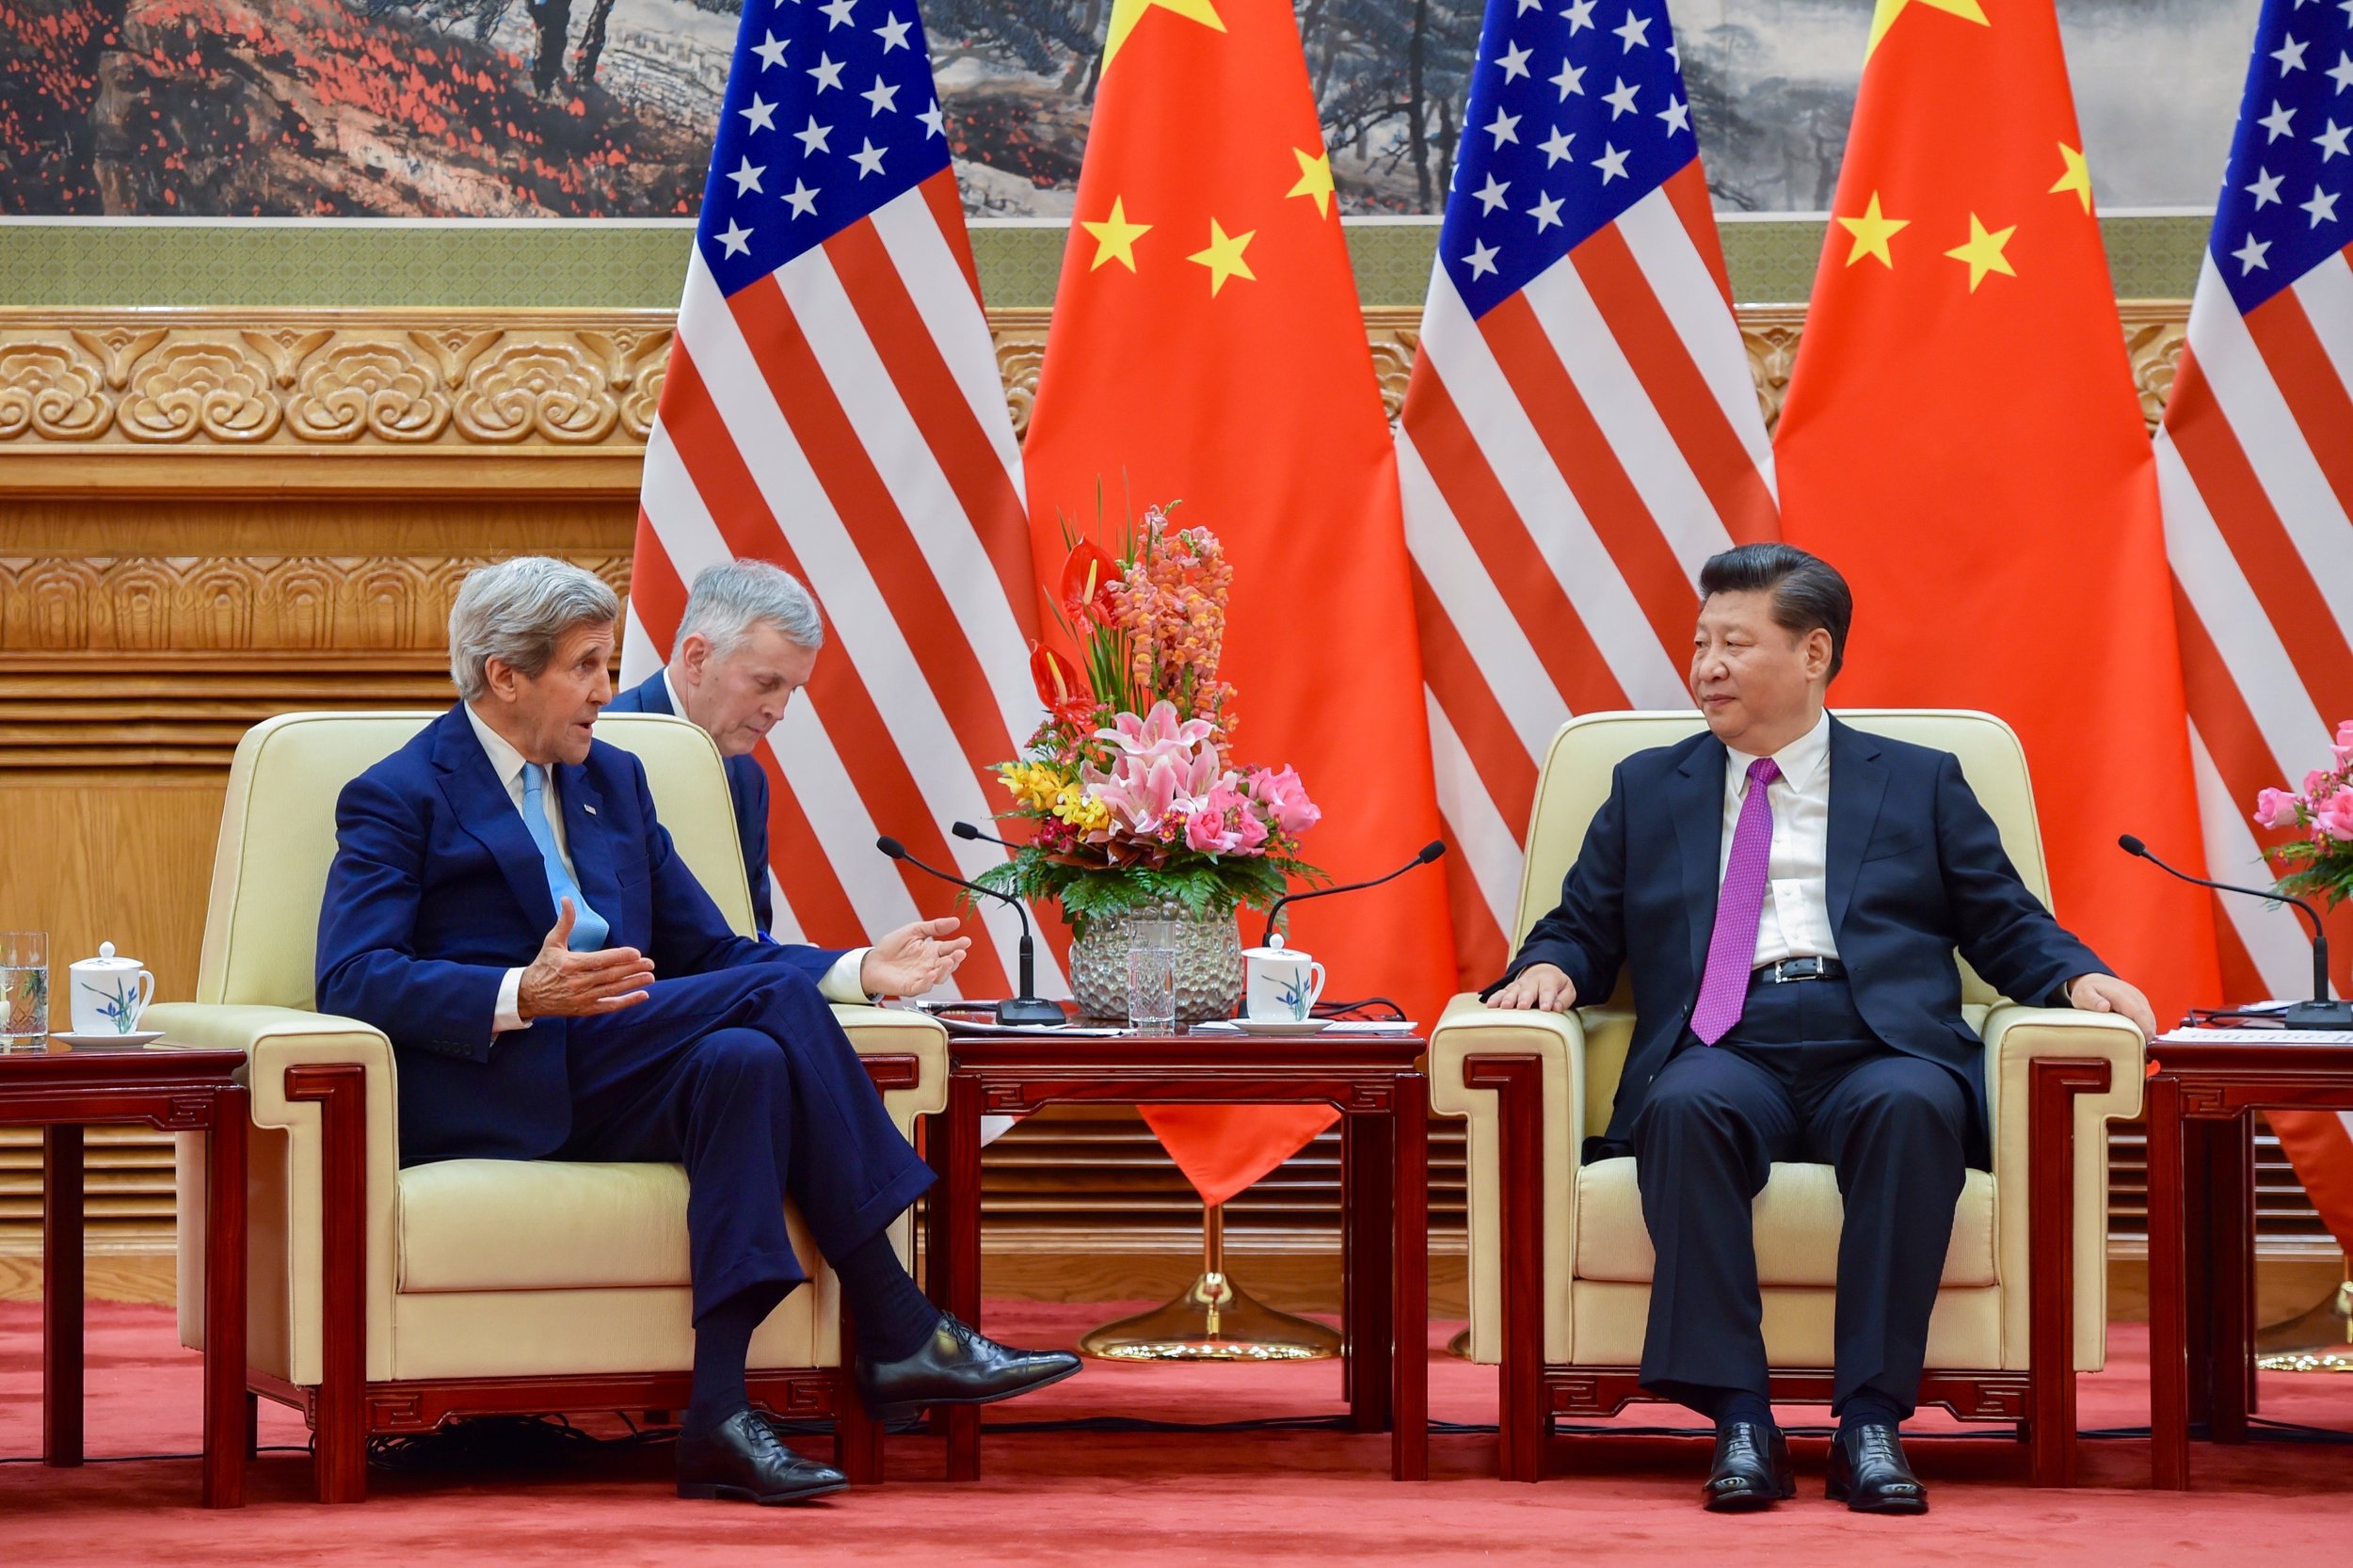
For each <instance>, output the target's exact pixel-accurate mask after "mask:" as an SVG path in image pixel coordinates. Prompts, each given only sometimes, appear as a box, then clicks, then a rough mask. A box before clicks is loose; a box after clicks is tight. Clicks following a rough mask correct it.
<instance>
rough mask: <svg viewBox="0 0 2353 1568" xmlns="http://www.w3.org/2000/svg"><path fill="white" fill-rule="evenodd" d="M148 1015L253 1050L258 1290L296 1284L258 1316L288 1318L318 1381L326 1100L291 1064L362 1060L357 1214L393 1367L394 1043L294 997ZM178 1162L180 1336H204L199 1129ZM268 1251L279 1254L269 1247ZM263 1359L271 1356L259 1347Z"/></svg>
mask: <svg viewBox="0 0 2353 1568" xmlns="http://www.w3.org/2000/svg"><path fill="white" fill-rule="evenodd" d="M146 1018H147V1021H148V1022H149V1023H151V1024H152V1026H153V1027H155V1028H159V1029H161V1030H163V1031H164V1032H166V1033H167V1034H168V1035H169V1036H170V1037H171V1038H172V1039H174V1040H179V1041H183V1042H185V1043H186V1044H189V1045H200V1046H209V1047H213V1048H228V1049H232V1050H242V1051H244V1052H245V1054H246V1060H247V1066H246V1088H247V1091H248V1095H249V1096H250V1102H251V1107H252V1117H253V1127H254V1128H255V1129H256V1130H255V1132H254V1133H253V1134H252V1139H253V1149H252V1158H251V1160H250V1161H249V1165H250V1168H251V1172H252V1176H251V1181H250V1185H249V1188H248V1192H249V1193H250V1194H251V1199H252V1207H253V1212H252V1213H250V1214H249V1215H248V1225H249V1226H250V1227H251V1230H252V1235H253V1243H252V1246H253V1253H252V1256H253V1260H254V1261H253V1275H252V1278H253V1283H254V1288H255V1290H256V1293H257V1294H258V1293H259V1292H260V1291H262V1290H263V1289H264V1288H268V1289H277V1288H282V1289H283V1290H284V1291H285V1294H286V1299H284V1300H283V1301H282V1302H279V1303H276V1304H272V1305H271V1306H270V1307H269V1308H268V1309H267V1310H266V1311H265V1310H264V1307H263V1306H262V1305H261V1304H258V1303H257V1304H256V1307H255V1319H256V1320H257V1321H262V1322H270V1323H279V1324H283V1325H284V1327H283V1328H281V1329H280V1330H279V1331H278V1334H279V1337H280V1342H281V1343H282V1344H283V1347H284V1354H285V1367H286V1375H287V1377H288V1379H289V1381H291V1382H294V1383H296V1384H315V1383H317V1382H318V1380H319V1375H320V1372H319V1368H320V1365H321V1364H320V1359H319V1350H320V1343H319V1338H318V1325H319V1321H320V1297H319V1289H320V1280H321V1275H322V1270H323V1268H324V1240H325V1239H324V1234H323V1223H324V1216H325V1199H324V1186H323V1181H324V1176H323V1173H324V1170H325V1165H324V1153H325V1138H324V1132H323V1115H324V1112H325V1109H326V1108H325V1107H324V1106H323V1105H322V1104H320V1103H319V1102H318V1101H317V1100H309V1099H296V1098H290V1097H289V1096H288V1095H287V1074H288V1072H289V1071H290V1070H292V1069H295V1068H298V1067H313V1066H327V1067H339V1066H353V1067H358V1068H359V1069H360V1073H361V1079H362V1089H361V1094H362V1114H363V1119H364V1126H365V1128H366V1138H367V1148H366V1164H365V1190H366V1197H365V1200H364V1209H365V1211H364V1213H363V1214H362V1215H360V1216H358V1217H357V1218H358V1219H360V1221H361V1223H362V1224H363V1225H364V1229H363V1231H362V1235H361V1242H360V1244H361V1247H362V1249H363V1256H364V1258H365V1261H366V1269H367V1284H366V1299H367V1301H368V1303H369V1312H368V1340H369V1343H368V1346H367V1358H368V1367H369V1371H368V1375H369V1376H370V1377H390V1376H391V1375H392V1313H391V1310H390V1308H391V1302H392V1280H393V1277H394V1273H393V1266H392V1264H393V1259H392V1208H393V1204H394V1201H395V1199H396V1197H397V1193H398V1181H399V1176H400V1136H399V1124H398V1121H397V1118H396V1116H395V1114H394V1107H395V1104H396V1096H395V1089H394V1079H393V1072H394V1068H393V1063H392V1043H391V1042H390V1041H389V1040H387V1039H386V1038H385V1037H384V1035H383V1033H382V1032H380V1031H378V1030H376V1029H375V1028H373V1027H372V1026H370V1025H367V1024H363V1023H360V1022H359V1021H358V1020H356V1019H352V1018H340V1017H335V1016H330V1015H327V1014H320V1013H311V1012H305V1011H303V1010H302V1009H300V1008H294V1007H266V1006H216V1005H206V1004H203V1003H198V1002H158V1003H156V1004H155V1005H154V1006H152V1007H150V1008H149V1009H148V1010H147V1014H146ZM177 1164H178V1176H179V1181H178V1185H179V1189H180V1204H179V1211H180V1225H179V1233H180V1234H179V1243H180V1281H179V1294H180V1317H181V1337H182V1339H183V1340H184V1342H188V1343H190V1344H195V1343H198V1342H200V1338H201V1323H202V1319H203V1300H204V1296H203V1289H204V1284H203V1282H204V1231H203V1218H202V1216H203V1212H204V1208H203V1205H202V1203H201V1202H200V1201H197V1194H200V1193H201V1192H202V1191H203V1157H202V1144H201V1143H200V1140H199V1139H197V1138H194V1137H190V1138H184V1139H183V1141H182V1142H181V1144H180V1149H179V1157H178V1160H177ZM265 1251H274V1252H275V1253H276V1255H277V1256H270V1257H264V1256H263V1255H264V1252H265ZM257 1350H258V1347H257ZM269 1359H270V1360H275V1359H276V1357H271V1358H269ZM256 1361H257V1365H259V1364H264V1361H263V1358H262V1357H261V1356H260V1355H259V1354H258V1353H257V1357H256Z"/></svg>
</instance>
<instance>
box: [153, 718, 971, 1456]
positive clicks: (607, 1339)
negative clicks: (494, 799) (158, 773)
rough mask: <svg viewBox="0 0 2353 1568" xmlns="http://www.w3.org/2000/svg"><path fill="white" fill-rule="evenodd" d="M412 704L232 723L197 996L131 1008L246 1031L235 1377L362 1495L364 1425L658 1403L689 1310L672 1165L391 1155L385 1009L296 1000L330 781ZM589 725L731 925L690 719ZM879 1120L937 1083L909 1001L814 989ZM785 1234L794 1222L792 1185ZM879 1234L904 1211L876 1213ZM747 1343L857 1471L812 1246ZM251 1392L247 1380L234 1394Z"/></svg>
mask: <svg viewBox="0 0 2353 1568" xmlns="http://www.w3.org/2000/svg"><path fill="white" fill-rule="evenodd" d="M433 716H434V715H432V714H430V713H292V714H287V715H285V716H283V717H280V718H274V719H271V720H269V721H267V722H266V723H264V724H260V725H257V726H255V727H254V728H252V729H251V730H250V731H248V733H247V735H246V737H245V739H244V740H243V741H242V742H241V743H240V744H238V747H237V754H236V759H235V760H234V762H233V763H232V765H231V769H230V776H229V796H228V801H227V804H226V806H225V807H224V808H223V810H222V814H221V827H220V843H219V848H218V850H217V852H216V856H215V860H214V866H213V888H212V902H211V906H210V908H209V909H208V911H207V913H206V917H205V923H204V947H203V956H202V959H201V962H200V968H199V972H198V979H197V1000H195V1001H193V1002H180V1003H170V1004H162V1003H159V1004H157V1005H156V1006H154V1007H153V1008H151V1009H150V1010H149V1015H148V1016H149V1017H150V1018H151V1019H152V1021H153V1022H154V1023H155V1025H156V1026H157V1027H159V1028H161V1029H164V1030H166V1031H168V1032H169V1034H170V1035H171V1036H172V1037H173V1038H174V1039H178V1040H182V1041H186V1042H190V1043H201V1044H203V1045H207V1046H230V1047H234V1048H238V1049H241V1050H243V1051H245V1052H246V1053H247V1055H248V1058H249V1066H248V1089H249V1091H250V1094H251V1100H252V1108H253V1121H254V1127H253V1128H252V1133H251V1138H252V1153H251V1160H250V1165H251V1176H250V1181H249V1183H248V1200H249V1215H248V1228H249V1231H250V1242H249V1252H248V1260H249V1261H248V1267H249V1270H250V1273H249V1275H248V1280H249V1302H250V1307H249V1316H248V1345H249V1347H250V1348H249V1350H248V1362H249V1371H248V1387H249V1388H250V1389H252V1390H254V1391H256V1392H258V1393H259V1394H263V1395H267V1396H268V1397H270V1398H272V1399H275V1400H280V1401H282V1402H284V1403H287V1404H290V1405H292V1406H294V1407H295V1408H296V1409H298V1410H300V1411H302V1412H303V1413H304V1415H305V1416H306V1417H307V1418H308V1419H309V1421H310V1423H311V1426H312V1432H313V1437H314V1444H315V1451H316V1464H317V1479H318V1490H319V1496H320V1499H321V1500H322V1501H329V1502H341V1501H358V1500H360V1498H362V1497H363V1496H365V1495H366V1469H365V1465H366V1444H367V1439H368V1437H370V1436H371V1435H376V1434H382V1433H396V1432H424V1431H429V1430H431V1429H432V1428H434V1427H435V1426H438V1425H439V1424H440V1423H441V1422H442V1421H443V1420H446V1419H447V1418H449V1417H451V1416H463V1415H478V1414H488V1413H494V1412H560V1411H595V1410H642V1409H674V1408H677V1407H679V1406H680V1405H682V1404H683V1403H684V1402H685V1399H686V1386H687V1381H688V1370H689V1368H691V1366H692V1365H693V1352H694V1336H693V1329H692V1325H691V1321H690V1317H691V1313H690V1293H689V1289H688V1280H687V1246H686V1175H685V1172H684V1171H683V1170H682V1169H681V1168H680V1167H679V1166H676V1165H655V1164H621V1163H593V1164H592V1163H570V1162H564V1163H558V1162H553V1161H538V1162H526V1161H520V1160H443V1161H440V1162H437V1163H433V1164H426V1165H418V1166H414V1167H412V1168H410V1169H408V1170H402V1169H401V1168H400V1164H399V1139H398V1135H397V1128H396V1127H395V1123H394V1116H395V1112H394V1105H395V1099H394V1096H393V1074H394V1073H395V1072H396V1071H397V1064H396V1062H395V1060H394V1058H393V1055H392V1048H391V1046H390V1045H389V1043H388V1042H387V1041H386V1040H385V1038H384V1036H383V1035H382V1034H381V1033H379V1032H376V1030H374V1029H372V1028H370V1027H368V1026H367V1025H365V1024H362V1023H359V1022H356V1021H354V1020H352V1019H349V1018H337V1017H328V1016H321V1015H320V1014H319V1013H317V1012H316V1011H314V1005H315V1004H314V998H313V994H312V959H313V955H314V949H315V939H316V936H317V931H318V917H319V901H320V899H321V898H322V897H323V896H324V891H325V888H326V884H327V871H328V862H329V861H330V860H331V859H332V858H333V856H334V853H335V821H334V812H335V800H336V796H337V795H338V793H339V792H341V791H342V789H343V786H344V783H345V782H346V781H347V780H349V779H350V778H352V777H353V776H356V775H358V774H359V773H360V772H361V771H363V770H364V769H366V768H367V767H369V766H370V765H372V764H374V763H375V762H376V761H377V760H380V759H382V758H384V757H386V756H388V755H390V754H391V753H392V751H394V750H395V749H397V748H398V747H399V746H401V745H402V744H405V743H406V742H407V741H408V739H409V737H411V736H412V735H414V734H415V733H416V732H417V730H418V729H419V728H421V727H422V726H423V725H424V724H425V723H426V722H428V721H429V720H430V719H431V718H432V717H433ZM597 734H598V738H599V739H600V740H603V741H607V742H610V743H612V744H616V745H620V746H623V747H626V748H627V749H629V750H630V751H632V752H634V753H636V754H637V756H638V757H639V758H640V759H641V760H643V761H644V762H645V765H646V772H647V777H648V783H649V785H650V786H651V788H652V791H653V797H654V801H655V805H656V808H657V809H658V810H659V811H660V813H661V817H662V821H663V823H664V824H665V825H666V826H667V827H668V828H669V830H670V834H671V837H672V839H673V840H675V841H676V843H677V846H678V850H679V853H680V855H682V856H685V859H686V863H687V864H688V865H689V866H690V867H692V868H693V870H694V872H695V873H696V876H698V877H699V878H700V879H701V880H702V884H703V886H704V887H705V888H707V889H709V891H710V893H711V895H712V899H713V900H714V901H715V902H716V903H717V904H718V905H719V908H720V911H721V913H723V914H724V915H725V916H726V917H727V919H728V922H729V923H730V924H732V925H733V926H734V927H735V929H736V930H738V931H739V932H749V931H750V929H751V920H752V916H751V894H750V889H749V887H748V886H747V884H746V882H745V880H744V861H743V856H742V852H741V850H740V848H739V847H738V844H737V840H736V836H735V829H734V813H733V808H732V805H731V804H730V802H729V799H728V787H727V777H726V774H725V772H724V771H723V770H722V768H721V766H720V761H719V754H718V751H717V750H716V748H714V747H713V746H712V744H711V741H710V738H709V737H707V736H706V735H704V734H703V732H702V731H701V730H699V729H697V728H695V727H694V726H693V725H691V724H688V723H686V722H685V721H684V720H681V719H675V718H669V717H664V716H660V715H653V714H616V715H614V716H612V717H609V718H606V719H604V720H602V721H600V723H599V724H598V726H597ZM837 1011H838V1013H839V1016H840V1019H841V1022H842V1024H843V1026H844V1027H845V1028H846V1029H847V1030H848V1031H849V1034H850V1038H851V1040H852V1041H853V1042H854V1043H855V1044H856V1047H857V1049H858V1052H859V1054H860V1055H861V1056H863V1057H864V1058H865V1059H866V1063H867V1067H868V1071H869V1072H870V1073H871V1074H872V1076H873V1077H874V1080H875V1081H876V1083H877V1085H878V1086H879V1087H880V1088H882V1089H883V1091H884V1100H885V1103H886V1104H887V1105H888V1107H889V1109H890V1112H891V1114H892V1115H893V1117H894V1118H895V1119H896V1120H897V1122H898V1124H899V1126H900V1128H901V1129H902V1130H903V1131H904V1130H909V1129H911V1128H912V1125H913V1122H914V1118H915V1117H917V1116H919V1115H922V1114H926V1113H928V1112H936V1111H937V1110H939V1109H940V1108H941V1106H942V1105H943V1104H944V1103H945V1097H946V1085H947V1037H946V1035H945V1033H944V1032H942V1030H941V1029H940V1028H939V1026H938V1025H937V1024H936V1023H934V1022H932V1021H931V1020H930V1019H928V1018H925V1017H922V1016H919V1015H916V1014H913V1013H908V1012H898V1011H885V1010H884V1009H881V1008H872V1007H847V1008H840V1009H838V1010H837ZM200 1138H201V1135H200V1134H188V1135H185V1136H184V1138H183V1140H182V1147H181V1149H180V1158H179V1181H180V1190H181V1202H180V1206H179V1210H180V1226H181V1229H180V1282H179V1290H180V1331H181V1337H182V1340H183V1342H184V1343H185V1344H187V1345H189V1346H190V1347H192V1348H200V1339H201V1336H202V1333H203V1323H204V1315H203V1302H204V1280H203V1271H204V1245H203V1235H202V1230H201V1226H202V1224H203V1213H204V1206H203V1203H202V1201H201V1193H202V1183H203V1179H204V1159H203V1149H202V1145H201V1143H200ZM787 1219H788V1221H789V1223H790V1224H791V1225H792V1235H793V1239H794V1246H795V1247H796V1248H797V1249H798V1250H799V1251H800V1253H801V1256H803V1257H804V1258H810V1259H813V1258H814V1257H815V1256H816V1254H815V1249H814V1247H813V1246H812V1245H811V1243H810V1242H809V1240H808V1231H807V1230H806V1228H805V1227H803V1226H802V1224H800V1220H799V1217H798V1216H797V1215H794V1214H792V1213H791V1211H790V1208H789V1206H788V1211H787ZM892 1234H893V1239H894V1240H896V1242H897V1244H898V1246H899V1249H900V1254H901V1256H903V1257H904V1256H905V1254H906V1250H907V1245H908V1240H909V1234H908V1227H907V1224H906V1222H905V1220H904V1218H902V1219H901V1221H900V1222H899V1224H898V1226H897V1227H896V1229H895V1230H894V1231H893V1233H892ZM811 1275H812V1277H811V1282H810V1284H809V1286H808V1288H804V1289H800V1290H796V1291H794V1292H793V1293H792V1295H791V1296H790V1297H788V1298H787V1299H786V1300H785V1302H784V1304H783V1305H781V1306H780V1307H778V1308H777V1309H776V1313H775V1314H774V1315H773V1316H771V1317H770V1318H769V1320H767V1322H766V1323H765V1324H763V1325H762V1326H761V1328H760V1334H759V1336H758V1337H757V1338H755V1339H754V1341H753V1343H752V1355H751V1367H752V1377H751V1386H752V1393H753V1397H754V1399H755V1400H760V1401H761V1402H763V1403H765V1404H767V1405H768V1406H769V1407H770V1408H771V1409H773V1410H775V1411H776V1412H777V1413H778V1414H779V1415H784V1416H827V1415H831V1416H836V1417H837V1418H838V1419H837V1424H836V1429H835V1431H836V1439H835V1441H836V1448H837V1454H838V1461H839V1462H840V1463H841V1464H843V1466H844V1468H845V1469H847V1470H848V1471H850V1473H851V1474H852V1475H853V1477H854V1479H857V1478H863V1479H878V1478H879V1467H880V1461H881V1448H880V1442H879V1438H880V1430H879V1428H877V1427H874V1426H873V1425H872V1424H871V1423H869V1422H867V1421H866V1420H865V1419H864V1417H863V1415H862V1413H861V1411H860V1409H859V1406H858V1402H857V1400H856V1395H855V1393H853V1392H852V1391H851V1390H850V1387H849V1383H848V1379H847V1377H846V1375H844V1373H843V1371H842V1369H841V1368H840V1362H841V1353H840V1347H841V1344H842V1337H841V1334H840V1287H839V1283H838V1282H837V1281H836V1280H835V1278H834V1276H833V1274H832V1273H831V1272H829V1271H827V1270H824V1269H823V1268H818V1267H812V1270H811ZM254 1397H255V1396H254V1394H251V1393H249V1394H248V1402H249V1401H250V1400H252V1399H253V1398H254Z"/></svg>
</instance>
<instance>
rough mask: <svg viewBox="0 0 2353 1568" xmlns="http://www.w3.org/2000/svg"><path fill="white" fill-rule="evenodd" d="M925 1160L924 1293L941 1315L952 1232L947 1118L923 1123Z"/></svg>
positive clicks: (944, 1308)
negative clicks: (927, 1175)
mask: <svg viewBox="0 0 2353 1568" xmlns="http://www.w3.org/2000/svg"><path fill="white" fill-rule="evenodd" d="M922 1134H923V1159H924V1160H925V1162H926V1163H928V1164H929V1165H930V1166H931V1168H932V1186H931V1191H930V1192H926V1193H924V1194H923V1293H924V1294H925V1295H927V1296H929V1297H930V1298H931V1300H932V1304H933V1305H934V1306H936V1307H937V1308H939V1309H940V1310H941V1311H942V1312H945V1311H947V1310H948V1273H949V1269H948V1248H949V1245H950V1242H949V1233H950V1231H951V1229H952V1225H951V1220H950V1215H949V1212H948V1209H949V1199H948V1192H949V1184H950V1181H951V1179H952V1176H951V1173H950V1171H949V1169H948V1118H947V1116H946V1115H945V1114H940V1115H933V1116H926V1117H924V1118H923V1122H922Z"/></svg>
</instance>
